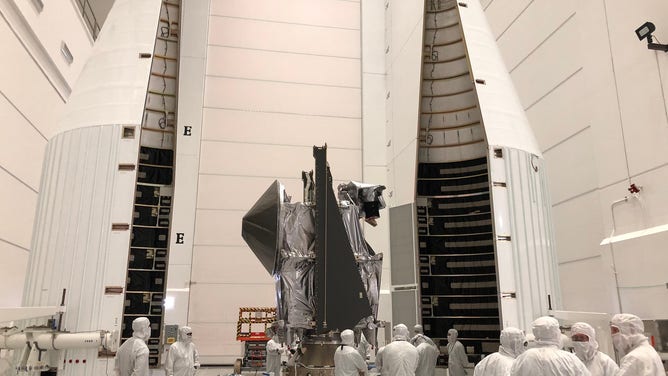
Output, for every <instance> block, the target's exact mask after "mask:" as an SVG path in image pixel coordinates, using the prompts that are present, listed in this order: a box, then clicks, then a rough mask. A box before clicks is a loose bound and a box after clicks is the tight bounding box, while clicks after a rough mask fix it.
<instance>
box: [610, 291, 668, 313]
mask: <svg viewBox="0 0 668 376" xmlns="http://www.w3.org/2000/svg"><path fill="white" fill-rule="evenodd" d="M621 296H622V309H624V311H626V312H633V313H634V314H636V315H638V316H640V317H642V318H643V319H647V320H652V319H655V320H665V319H666V312H668V304H667V302H668V289H666V287H665V284H660V285H658V286H652V287H647V288H643V289H622V291H621Z"/></svg>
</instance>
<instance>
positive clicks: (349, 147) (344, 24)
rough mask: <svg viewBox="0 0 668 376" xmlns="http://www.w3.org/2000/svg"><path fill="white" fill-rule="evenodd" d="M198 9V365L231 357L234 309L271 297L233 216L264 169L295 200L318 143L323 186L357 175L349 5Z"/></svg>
mask: <svg viewBox="0 0 668 376" xmlns="http://www.w3.org/2000/svg"><path fill="white" fill-rule="evenodd" d="M209 13H210V14H209V19H208V23H209V32H208V41H207V51H206V56H207V58H206V77H205V83H204V85H205V90H204V98H203V113H202V118H203V119H202V129H201V149H200V162H199V177H198V193H197V204H196V215H195V233H194V246H193V259H192V264H193V269H192V274H191V286H190V306H189V312H188V322H189V324H190V325H191V326H192V328H193V332H194V333H195V337H196V338H195V339H196V341H197V344H198V348H199V350H200V358H201V359H202V362H203V363H205V364H206V363H208V364H232V363H234V361H235V360H236V359H237V358H239V357H240V356H241V354H242V345H241V343H240V342H238V341H236V322H237V318H238V312H239V308H240V307H272V306H275V299H274V281H273V279H272V278H271V277H270V276H269V275H268V274H267V272H266V270H265V269H264V268H263V267H262V266H261V264H260V263H259V261H257V259H256V258H255V256H254V255H253V253H252V252H251V251H250V249H248V247H247V246H246V244H245V242H244V241H243V239H242V238H241V218H242V217H243V215H244V214H245V213H246V212H247V211H248V209H250V207H251V206H252V205H253V204H254V203H255V201H256V200H257V199H258V198H259V196H260V195H261V194H262V193H263V192H264V191H265V190H266V189H267V188H268V186H269V185H270V183H271V182H272V181H273V180H274V179H279V180H280V181H281V182H282V183H283V184H284V185H285V186H286V190H287V192H288V194H290V195H291V196H292V197H293V201H301V200H302V191H301V180H300V179H301V171H302V170H310V169H313V166H314V160H313V157H312V147H313V145H324V144H325V143H327V146H328V160H329V164H330V166H331V169H332V175H333V178H334V180H335V184H337V183H338V182H340V181H344V180H346V181H347V180H349V179H354V180H361V179H362V177H363V168H362V121H361V118H362V108H361V104H362V97H361V86H362V82H361V79H362V74H361V71H362V67H361V50H360V40H361V35H360V17H361V14H360V2H358V1H341V0H321V1H317V2H313V1H305V0H292V1H287V0H284V1H275V0H258V1H254V2H247V1H243V0H226V1H223V0H211V6H210V12H209ZM183 94H184V93H181V96H183Z"/></svg>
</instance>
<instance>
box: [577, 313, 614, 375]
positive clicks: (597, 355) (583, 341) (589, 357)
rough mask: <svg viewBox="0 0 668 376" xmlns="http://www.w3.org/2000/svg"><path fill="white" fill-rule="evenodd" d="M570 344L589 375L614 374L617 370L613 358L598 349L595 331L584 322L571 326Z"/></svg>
mask: <svg viewBox="0 0 668 376" xmlns="http://www.w3.org/2000/svg"><path fill="white" fill-rule="evenodd" d="M571 345H572V346H573V351H575V355H577V357H578V358H580V360H582V362H583V363H584V365H585V366H586V367H587V369H588V370H589V372H590V373H591V376H615V373H617V370H619V367H618V366H617V363H615V361H614V360H612V359H611V358H610V357H609V356H608V355H606V354H604V353H602V352H600V351H598V342H597V341H596V331H595V330H594V328H593V327H592V326H591V325H589V324H587V323H586V322H576V323H575V324H573V325H572V326H571Z"/></svg>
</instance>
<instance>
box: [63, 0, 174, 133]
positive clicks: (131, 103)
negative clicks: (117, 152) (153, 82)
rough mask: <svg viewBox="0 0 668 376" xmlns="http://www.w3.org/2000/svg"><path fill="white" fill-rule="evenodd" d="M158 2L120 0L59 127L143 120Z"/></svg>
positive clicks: (153, 0) (156, 24)
mask: <svg viewBox="0 0 668 376" xmlns="http://www.w3.org/2000/svg"><path fill="white" fill-rule="evenodd" d="M161 4H162V2H161V1H156V0H142V1H132V0H116V1H115V3H114V6H113V8H112V10H111V11H110V12H109V15H108V18H107V20H106V22H105V27H104V28H103V29H102V31H101V32H100V36H99V38H98V41H97V43H95V47H94V49H93V53H92V55H91V57H90V59H89V60H88V62H87V63H86V66H85V67H84V69H83V71H82V72H81V75H80V76H79V80H78V81H77V83H76V85H75V86H74V89H73V91H72V95H71V96H70V98H69V100H68V103H67V107H66V109H65V115H64V116H63V118H62V119H61V121H60V122H59V124H60V130H61V131H64V130H68V129H75V128H81V127H88V126H91V125H103V124H125V125H129V124H141V121H142V115H143V109H144V102H145V99H146V85H147V82H148V77H149V72H150V70H151V58H150V57H149V58H140V56H139V54H141V53H148V54H151V53H152V52H153V47H154V44H155V35H156V34H155V31H156V28H157V26H158V20H159V17H158V16H159V14H160V6H161Z"/></svg>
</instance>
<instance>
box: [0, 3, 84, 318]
mask: <svg viewBox="0 0 668 376" xmlns="http://www.w3.org/2000/svg"><path fill="white" fill-rule="evenodd" d="M0 14H2V17H1V18H0V46H2V51H3V53H2V69H0V122H1V123H2V131H3V136H2V137H0V190H1V192H2V198H0V257H2V260H3V262H2V263H0V284H1V285H2V286H3V294H1V295H0V307H7V306H20V305H21V296H22V292H23V284H24V279H25V270H26V265H27V262H28V256H29V251H30V245H31V244H30V243H31V237H32V231H33V221H34V217H35V210H36V204H37V195H38V189H39V184H40V176H41V171H42V160H43V158H44V148H45V147H46V143H47V140H48V139H49V138H50V137H52V136H53V135H54V132H55V126H56V122H57V119H58V117H59V116H60V115H61V113H62V110H63V107H64V104H65V101H66V100H67V97H68V95H69V93H70V90H71V89H70V88H71V86H72V85H73V84H74V81H75V80H76V77H77V76H78V75H79V73H80V71H81V68H82V67H83V65H84V63H85V61H86V59H87V58H88V55H89V54H90V51H91V48H92V45H93V41H92V38H91V37H90V34H89V33H88V30H87V29H86V28H85V26H84V24H83V20H82V19H81V15H80V14H79V12H78V10H77V9H76V6H75V4H74V2H72V1H69V0H59V1H53V2H49V3H48V5H46V6H45V7H44V9H42V10H41V11H39V10H38V9H37V8H36V7H35V6H34V2H32V1H12V0H6V1H0ZM61 42H65V43H66V44H67V45H68V47H69V49H70V51H71V53H72V55H73V56H74V61H73V62H72V63H71V64H68V63H67V62H66V61H65V59H64V58H63V56H62V55H61V52H60V47H61Z"/></svg>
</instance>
